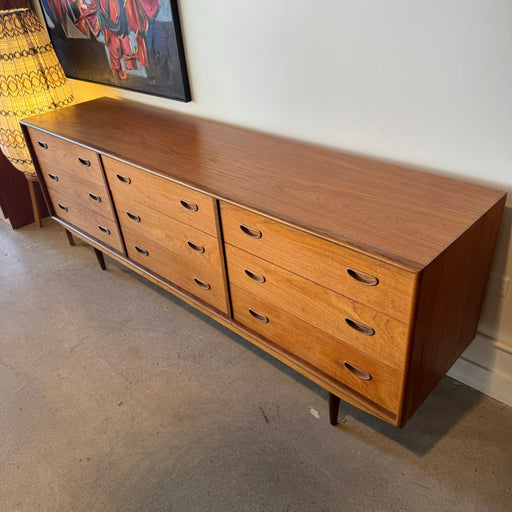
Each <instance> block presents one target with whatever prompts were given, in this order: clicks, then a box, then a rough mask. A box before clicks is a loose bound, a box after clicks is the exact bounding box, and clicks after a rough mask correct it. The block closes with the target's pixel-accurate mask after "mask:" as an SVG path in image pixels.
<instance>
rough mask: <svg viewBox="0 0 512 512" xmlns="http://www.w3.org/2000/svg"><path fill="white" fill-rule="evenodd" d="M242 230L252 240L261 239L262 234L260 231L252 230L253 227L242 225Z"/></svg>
mask: <svg viewBox="0 0 512 512" xmlns="http://www.w3.org/2000/svg"><path fill="white" fill-rule="evenodd" d="M240 229H241V230H242V231H243V232H244V233H245V234H246V235H247V236H250V237H251V238H261V236H262V233H261V231H260V230H259V229H256V228H251V226H246V225H245V224H240Z"/></svg>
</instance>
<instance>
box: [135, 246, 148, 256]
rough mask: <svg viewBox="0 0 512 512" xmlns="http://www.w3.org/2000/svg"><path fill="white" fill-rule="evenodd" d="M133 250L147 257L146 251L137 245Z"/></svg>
mask: <svg viewBox="0 0 512 512" xmlns="http://www.w3.org/2000/svg"><path fill="white" fill-rule="evenodd" d="M135 250H136V251H137V252H138V253H139V254H142V256H147V255H148V254H149V252H148V251H146V249H143V248H142V247H139V246H138V245H136V246H135Z"/></svg>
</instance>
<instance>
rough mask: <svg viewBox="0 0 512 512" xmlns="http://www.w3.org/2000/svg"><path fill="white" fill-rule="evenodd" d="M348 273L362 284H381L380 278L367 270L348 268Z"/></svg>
mask: <svg viewBox="0 0 512 512" xmlns="http://www.w3.org/2000/svg"><path fill="white" fill-rule="evenodd" d="M347 273H348V275H349V276H350V277H351V278H352V279H355V280H356V281H359V282H360V283H362V284H366V285H367V286H376V285H378V284H379V279H378V278H377V277H375V276H372V275H371V274H367V273H366V272H361V271H360V270H356V269H355V268H347Z"/></svg>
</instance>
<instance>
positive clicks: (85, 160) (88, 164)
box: [78, 156, 91, 167]
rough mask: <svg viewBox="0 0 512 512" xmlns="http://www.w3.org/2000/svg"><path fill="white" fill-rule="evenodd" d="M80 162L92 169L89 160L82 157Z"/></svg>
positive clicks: (79, 158)
mask: <svg viewBox="0 0 512 512" xmlns="http://www.w3.org/2000/svg"><path fill="white" fill-rule="evenodd" d="M78 161H79V162H80V163H81V164H82V165H83V166H84V167H91V162H90V161H89V160H87V158H83V157H81V156H79V157H78Z"/></svg>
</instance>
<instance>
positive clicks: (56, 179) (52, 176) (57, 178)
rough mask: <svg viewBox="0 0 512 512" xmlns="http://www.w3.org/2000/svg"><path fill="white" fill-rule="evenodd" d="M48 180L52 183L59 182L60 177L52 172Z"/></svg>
mask: <svg viewBox="0 0 512 512" xmlns="http://www.w3.org/2000/svg"><path fill="white" fill-rule="evenodd" d="M48 178H50V179H51V180H52V181H59V177H58V176H57V175H56V174H53V173H51V172H49V173H48Z"/></svg>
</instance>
